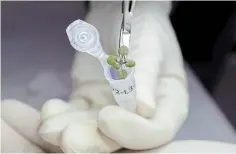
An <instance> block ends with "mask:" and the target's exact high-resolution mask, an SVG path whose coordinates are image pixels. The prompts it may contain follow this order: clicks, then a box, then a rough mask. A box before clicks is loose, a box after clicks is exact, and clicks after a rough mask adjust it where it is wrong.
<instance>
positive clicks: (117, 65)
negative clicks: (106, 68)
mask: <svg viewBox="0 0 236 154" xmlns="http://www.w3.org/2000/svg"><path fill="white" fill-rule="evenodd" d="M118 53H119V55H120V56H119V57H116V56H109V57H108V58H107V63H108V64H109V65H110V66H112V68H113V69H114V70H118V78H119V79H125V78H126V77H127V75H128V73H127V71H126V70H124V69H123V68H124V67H125V66H126V67H134V66H135V61H133V60H130V59H127V60H126V56H127V55H128V48H127V47H126V46H121V47H120V48H119V50H118Z"/></svg>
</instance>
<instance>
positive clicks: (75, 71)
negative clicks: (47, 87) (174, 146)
mask: <svg viewBox="0 0 236 154" xmlns="http://www.w3.org/2000/svg"><path fill="white" fill-rule="evenodd" d="M136 3H137V4H136V7H135V10H134V17H133V21H132V34H131V44H130V51H129V54H128V57H130V59H132V60H134V61H135V62H136V67H135V81H136V94H137V97H136V100H137V103H138V106H137V114H135V113H131V112H128V111H126V110H124V109H123V108H120V107H119V106H117V105H116V102H115V100H114V98H113V96H112V93H111V89H110V87H109V84H108V82H107V81H106V79H105V77H104V74H103V68H102V66H101V64H100V63H99V61H98V60H97V59H95V58H94V57H92V56H90V55H88V54H86V53H80V52H77V54H76V57H75V61H74V64H73V68H72V79H73V91H72V95H71V99H70V102H69V104H66V103H64V102H62V101H59V100H51V101H48V102H47V103H46V104H45V105H44V106H43V109H42V111H41V126H40V128H39V133H40V135H41V137H42V138H43V139H44V140H46V141H48V142H50V143H51V144H54V145H56V146H60V147H61V148H62V150H63V151H64V152H114V151H116V150H118V149H120V148H122V147H125V148H127V149H131V150H145V149H151V148H156V147H159V146H161V145H163V144H166V143H168V142H169V141H171V140H172V139H173V138H174V137H175V135H176V134H177V132H178V131H179V129H180V128H181V126H182V124H183V123H184V121H185V119H186V117H187V113H188V92H187V85H186V78H185V72H184V68H183V59H182V55H181V51H180V48H179V45H178V43H177V40H176V37H175V34H174V31H173V29H172V27H171V24H170V22H169V19H168V13H169V10H170V3H169V2H140V1H138V2H136ZM121 16H122V14H121V2H94V3H92V7H91V12H89V13H88V15H87V17H86V22H88V23H90V24H92V25H93V26H95V27H96V28H97V29H98V31H99V34H100V38H101V43H102V46H103V49H104V51H105V52H106V53H107V54H111V55H115V54H116V52H117V49H118V42H119V41H118V40H119V30H120V26H121ZM68 43H69V42H68Z"/></svg>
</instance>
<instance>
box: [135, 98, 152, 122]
mask: <svg viewBox="0 0 236 154" xmlns="http://www.w3.org/2000/svg"><path fill="white" fill-rule="evenodd" d="M155 111H156V103H144V102H143V101H138V102H137V109H136V112H137V114H138V115H140V116H142V117H145V118H151V117H153V116H154V115H155Z"/></svg>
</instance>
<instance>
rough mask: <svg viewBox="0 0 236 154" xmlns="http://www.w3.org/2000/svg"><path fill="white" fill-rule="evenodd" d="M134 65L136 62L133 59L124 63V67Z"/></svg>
mask: <svg viewBox="0 0 236 154" xmlns="http://www.w3.org/2000/svg"><path fill="white" fill-rule="evenodd" d="M135 65H136V63H135V61H133V60H127V63H126V64H125V66H126V67H134V66H135Z"/></svg>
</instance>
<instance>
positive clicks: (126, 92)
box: [112, 85, 135, 95]
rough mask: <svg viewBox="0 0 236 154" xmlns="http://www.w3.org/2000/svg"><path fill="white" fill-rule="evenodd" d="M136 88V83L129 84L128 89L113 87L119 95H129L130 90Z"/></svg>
mask: <svg viewBox="0 0 236 154" xmlns="http://www.w3.org/2000/svg"><path fill="white" fill-rule="evenodd" d="M134 88H135V85H132V86H129V87H128V88H127V89H124V90H123V89H122V90H120V89H117V88H112V91H113V92H115V94H117V95H128V94H129V93H130V92H132V91H133V90H134Z"/></svg>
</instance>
